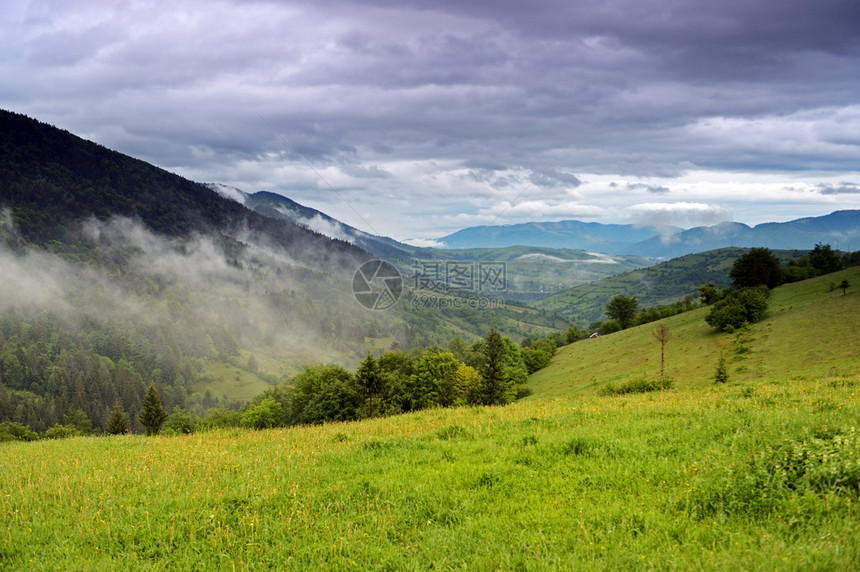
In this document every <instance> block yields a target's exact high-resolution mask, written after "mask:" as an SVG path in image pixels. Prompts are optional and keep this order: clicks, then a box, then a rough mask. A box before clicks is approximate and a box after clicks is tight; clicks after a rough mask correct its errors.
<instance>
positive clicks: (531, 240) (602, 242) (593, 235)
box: [439, 220, 682, 256]
mask: <svg viewBox="0 0 860 572" xmlns="http://www.w3.org/2000/svg"><path fill="white" fill-rule="evenodd" d="M681 230H682V229H680V228H675V227H669V228H666V229H663V230H662V231H658V230H657V229H655V228H653V227H643V226H634V225H631V224H601V223H597V222H580V221H578V220H563V221H559V222H526V223H521V224H506V225H499V226H474V227H469V228H464V229H463V230H459V231H457V232H455V233H453V234H449V235H448V236H444V237H442V238H440V239H439V242H442V243H444V244H445V247H447V248H502V247H505V246H543V247H548V248H570V249H580V250H588V251H595V252H603V253H606V254H626V253H627V251H628V250H629V249H630V247H632V246H633V245H634V244H636V243H639V242H644V241H646V240H648V239H650V238H653V237H655V236H659V235H660V233H661V232H663V233H668V234H670V235H674V234H676V233H678V232H681ZM649 256H650V255H649Z"/></svg>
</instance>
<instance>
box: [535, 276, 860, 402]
mask: <svg viewBox="0 0 860 572" xmlns="http://www.w3.org/2000/svg"><path fill="white" fill-rule="evenodd" d="M843 279H846V280H848V281H849V282H850V283H851V284H853V286H851V287H850V288H848V291H847V296H843V295H842V290H839V289H836V290H830V284H831V283H837V284H838V283H839V282H841V281H842V280H843ZM768 304H769V309H768V312H767V314H766V315H765V318H764V320H762V321H761V322H759V323H757V324H753V325H752V326H750V328H749V330H748V331H745V332H742V333H740V334H737V333H736V334H726V333H723V332H719V331H717V330H715V329H714V328H712V327H710V326H709V325H708V324H707V323H705V316H706V315H707V313H708V311H709V308H700V309H698V310H694V311H692V312H687V313H685V314H680V315H678V316H673V317H671V318H667V319H665V320H661V322H663V323H665V324H666V325H667V326H669V328H670V331H671V332H672V339H671V340H669V342H668V343H667V344H666V348H665V350H666V357H665V359H666V375H667V376H668V377H671V378H672V379H673V381H674V382H675V386H676V387H701V386H705V385H708V384H711V383H713V377H714V372H715V371H716V368H717V363H718V361H719V359H720V353H723V355H724V356H725V359H726V363H727V366H728V370H729V375H730V378H731V379H733V380H735V381H755V380H767V379H770V378H784V377H798V376H809V377H822V376H827V375H830V376H833V375H853V374H857V373H860V267H855V268H849V269H847V270H843V271H841V272H837V273H834V274H829V275H827V276H821V277H819V278H813V279H811V280H805V281H803V282H798V283H795V284H787V285H785V286H780V287H779V288H776V289H774V290H773V291H772V292H771V295H770V298H769V300H768ZM656 327H657V323H651V324H645V325H642V326H638V327H636V328H630V329H629V330H624V331H621V332H616V333H614V334H610V335H608V336H603V337H602V338H600V339H596V340H581V341H578V342H576V343H574V344H571V345H568V346H565V347H563V348H560V349H559V351H558V353H557V354H556V356H555V357H554V358H553V359H552V362H551V363H550V365H549V366H548V367H547V368H545V369H542V370H540V371H538V372H536V373H535V374H534V375H532V376H531V377H530V378H529V384H530V385H531V387H532V389H533V390H534V393H535V396H534V397H533V398H532V399H536V398H540V397H541V396H552V395H563V394H568V393H571V392H585V393H594V392H596V391H597V390H599V389H600V388H601V387H603V386H605V385H606V384H607V383H615V384H623V383H625V382H629V381H633V380H636V379H641V378H644V379H659V377H660V343H659V342H658V341H657V340H656V339H654V336H653V332H654V329H655V328H656Z"/></svg>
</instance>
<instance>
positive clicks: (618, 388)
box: [599, 377, 675, 395]
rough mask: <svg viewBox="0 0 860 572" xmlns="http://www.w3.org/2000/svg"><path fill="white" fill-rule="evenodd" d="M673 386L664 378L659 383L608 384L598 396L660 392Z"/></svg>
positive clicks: (644, 381) (640, 380)
mask: <svg viewBox="0 0 860 572" xmlns="http://www.w3.org/2000/svg"><path fill="white" fill-rule="evenodd" d="M674 384H675V382H674V381H672V380H671V379H670V378H668V377H667V378H666V379H664V380H663V382H662V383H661V382H660V380H659V379H644V378H643V379H634V380H632V381H628V382H626V383H622V384H621V385H615V384H614V383H611V382H610V383H608V384H606V385H604V386H603V387H602V388H600V391H599V394H600V395H626V394H628V393H648V392H649V391H661V390H663V389H672V386H673V385H674Z"/></svg>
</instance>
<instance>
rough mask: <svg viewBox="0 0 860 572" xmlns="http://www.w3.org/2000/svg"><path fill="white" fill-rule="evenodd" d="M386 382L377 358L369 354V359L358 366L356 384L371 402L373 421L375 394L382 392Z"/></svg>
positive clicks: (366, 358)
mask: <svg viewBox="0 0 860 572" xmlns="http://www.w3.org/2000/svg"><path fill="white" fill-rule="evenodd" d="M384 380H385V378H384V377H383V376H382V372H381V371H380V370H379V364H378V363H377V361H376V358H375V357H373V354H372V353H370V352H367V357H365V358H364V359H363V360H361V365H359V366H358V371H357V372H356V373H355V382H356V383H357V384H358V387H360V388H361V390H362V391H364V393H366V394H367V399H368V400H369V401H370V417H371V419H372V418H373V394H374V393H379V392H380V391H382V386H383V382H384Z"/></svg>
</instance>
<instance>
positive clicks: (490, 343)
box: [481, 328, 510, 405]
mask: <svg viewBox="0 0 860 572" xmlns="http://www.w3.org/2000/svg"><path fill="white" fill-rule="evenodd" d="M483 345H484V348H483V349H484V363H483V364H482V367H481V402H482V403H484V404H485V405H497V404H505V403H507V402H508V393H509V389H510V388H509V385H510V384H509V381H508V376H507V371H506V369H507V368H506V366H505V341H504V340H503V339H502V335H501V334H500V333H499V331H498V330H496V329H495V328H493V329H491V330H490V333H489V334H487V337H486V339H485V340H484V344H483Z"/></svg>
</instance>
